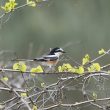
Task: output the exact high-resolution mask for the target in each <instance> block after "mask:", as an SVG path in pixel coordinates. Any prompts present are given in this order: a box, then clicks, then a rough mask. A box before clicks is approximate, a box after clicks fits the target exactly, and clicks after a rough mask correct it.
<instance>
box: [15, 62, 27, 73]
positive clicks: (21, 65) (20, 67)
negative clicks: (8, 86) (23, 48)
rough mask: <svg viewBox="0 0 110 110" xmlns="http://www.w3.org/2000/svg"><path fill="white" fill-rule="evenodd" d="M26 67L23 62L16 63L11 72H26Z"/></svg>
mask: <svg viewBox="0 0 110 110" xmlns="http://www.w3.org/2000/svg"><path fill="white" fill-rule="evenodd" d="M26 69H27V66H26V65H25V63H23V62H18V63H15V64H14V65H13V70H19V71H21V72H26Z"/></svg>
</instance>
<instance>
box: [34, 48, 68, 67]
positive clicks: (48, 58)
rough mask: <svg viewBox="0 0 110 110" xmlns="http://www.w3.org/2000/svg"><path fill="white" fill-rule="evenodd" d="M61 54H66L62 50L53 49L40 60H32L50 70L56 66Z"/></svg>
mask: <svg viewBox="0 0 110 110" xmlns="http://www.w3.org/2000/svg"><path fill="white" fill-rule="evenodd" d="M63 53H66V52H65V51H64V50H63V49H62V48H59V47H55V48H53V49H51V50H50V52H49V53H48V54H47V55H44V56H42V57H40V58H34V59H33V60H34V61H38V62H41V64H42V65H44V66H48V67H49V68H52V67H54V66H56V65H57V63H58V62H59V58H60V56H61V55H62V54H63Z"/></svg>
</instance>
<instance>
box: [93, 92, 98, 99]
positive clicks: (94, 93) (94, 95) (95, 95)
mask: <svg viewBox="0 0 110 110" xmlns="http://www.w3.org/2000/svg"><path fill="white" fill-rule="evenodd" d="M92 96H93V99H94V100H96V99H97V94H96V92H93V93H92Z"/></svg>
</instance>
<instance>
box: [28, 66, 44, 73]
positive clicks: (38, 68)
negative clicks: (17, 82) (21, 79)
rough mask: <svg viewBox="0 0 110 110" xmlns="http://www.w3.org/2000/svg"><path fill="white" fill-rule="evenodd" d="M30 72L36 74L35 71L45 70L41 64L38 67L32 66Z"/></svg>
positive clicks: (41, 71)
mask: <svg viewBox="0 0 110 110" xmlns="http://www.w3.org/2000/svg"><path fill="white" fill-rule="evenodd" d="M30 72H31V75H35V74H34V73H43V72H44V71H43V69H42V67H41V66H40V65H39V66H37V67H36V68H32V69H31V70H30Z"/></svg>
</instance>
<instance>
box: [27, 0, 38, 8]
mask: <svg viewBox="0 0 110 110" xmlns="http://www.w3.org/2000/svg"><path fill="white" fill-rule="evenodd" d="M27 4H28V6H31V7H36V2H35V1H34V0H27Z"/></svg>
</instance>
